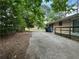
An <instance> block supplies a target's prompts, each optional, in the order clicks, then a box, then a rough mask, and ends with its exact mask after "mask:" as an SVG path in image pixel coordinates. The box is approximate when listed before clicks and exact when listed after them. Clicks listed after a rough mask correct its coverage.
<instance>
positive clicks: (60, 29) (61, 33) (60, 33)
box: [60, 27, 62, 35]
mask: <svg viewBox="0 0 79 59" xmlns="http://www.w3.org/2000/svg"><path fill="white" fill-rule="evenodd" d="M60 35H62V27H60Z"/></svg>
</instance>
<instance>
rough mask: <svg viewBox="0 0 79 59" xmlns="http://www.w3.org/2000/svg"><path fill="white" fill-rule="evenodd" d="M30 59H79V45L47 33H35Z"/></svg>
mask: <svg viewBox="0 0 79 59" xmlns="http://www.w3.org/2000/svg"><path fill="white" fill-rule="evenodd" d="M27 54H28V59H79V43H78V42H75V41H72V40H69V39H67V38H64V37H61V36H57V35H54V34H51V33H45V32H33V33H32V37H31V40H30V45H29V47H28V50H27Z"/></svg>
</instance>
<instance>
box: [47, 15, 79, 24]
mask: <svg viewBox="0 0 79 59" xmlns="http://www.w3.org/2000/svg"><path fill="white" fill-rule="evenodd" d="M75 18H79V14H74V15H72V16H68V17H65V18H62V19H59V20H56V21H52V22H49V23H48V24H53V23H57V22H60V21H65V20H74V19H75Z"/></svg>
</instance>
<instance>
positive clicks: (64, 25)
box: [53, 20, 72, 34]
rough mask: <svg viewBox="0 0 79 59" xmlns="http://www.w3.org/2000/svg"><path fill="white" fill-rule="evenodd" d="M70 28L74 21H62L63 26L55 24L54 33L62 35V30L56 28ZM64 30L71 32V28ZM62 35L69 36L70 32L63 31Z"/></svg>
mask: <svg viewBox="0 0 79 59" xmlns="http://www.w3.org/2000/svg"><path fill="white" fill-rule="evenodd" d="M70 26H72V21H70V20H65V21H62V26H59V22H56V23H54V24H53V28H54V29H53V30H54V32H55V31H56V32H57V33H61V31H60V30H61V29H60V28H56V27H70ZM55 28H56V29H55ZM62 30H69V28H62ZM62 34H69V31H62Z"/></svg>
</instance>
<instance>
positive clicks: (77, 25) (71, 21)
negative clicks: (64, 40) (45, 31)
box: [48, 14, 79, 36]
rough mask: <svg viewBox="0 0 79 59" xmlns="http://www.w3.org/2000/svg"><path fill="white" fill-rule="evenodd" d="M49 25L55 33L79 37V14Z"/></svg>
mask: <svg viewBox="0 0 79 59" xmlns="http://www.w3.org/2000/svg"><path fill="white" fill-rule="evenodd" d="M48 25H50V26H52V27H53V32H55V33H58V34H62V35H63V34H66V35H76V36H79V14H75V15H72V16H68V17H65V18H63V19H59V20H57V21H54V22H50V23H48Z"/></svg>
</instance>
